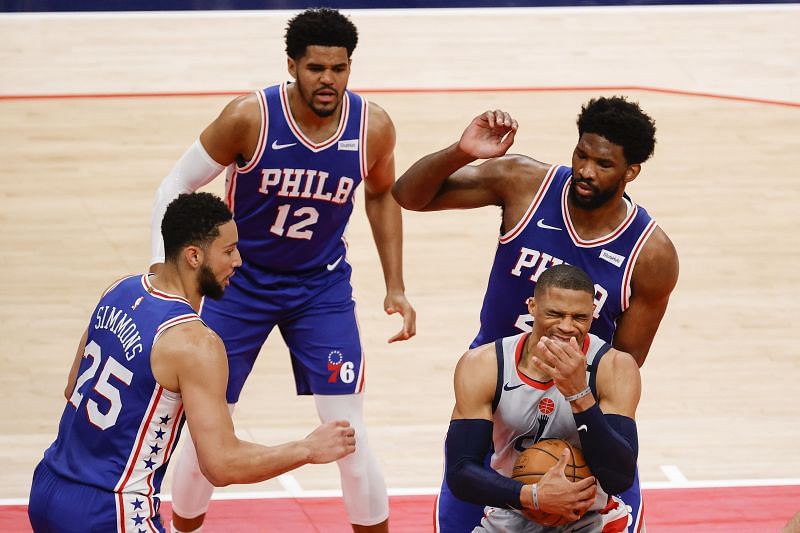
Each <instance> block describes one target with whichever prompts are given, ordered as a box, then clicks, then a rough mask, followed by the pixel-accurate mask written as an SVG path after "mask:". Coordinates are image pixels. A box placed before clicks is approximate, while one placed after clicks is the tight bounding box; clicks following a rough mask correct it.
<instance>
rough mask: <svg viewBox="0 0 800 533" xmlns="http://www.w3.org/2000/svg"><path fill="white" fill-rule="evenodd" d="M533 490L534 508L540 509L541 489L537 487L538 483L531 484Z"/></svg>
mask: <svg viewBox="0 0 800 533" xmlns="http://www.w3.org/2000/svg"><path fill="white" fill-rule="evenodd" d="M531 492H532V493H533V508H534V509H535V510H537V511H538V510H539V490H538V489H537V488H536V483H534V484H533V485H531Z"/></svg>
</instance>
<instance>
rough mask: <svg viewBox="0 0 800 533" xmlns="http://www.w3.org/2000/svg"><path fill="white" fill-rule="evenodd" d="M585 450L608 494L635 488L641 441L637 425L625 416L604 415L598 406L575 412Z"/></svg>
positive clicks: (589, 462) (584, 453)
mask: <svg viewBox="0 0 800 533" xmlns="http://www.w3.org/2000/svg"><path fill="white" fill-rule="evenodd" d="M573 417H574V418H575V425H576V426H577V427H578V436H579V437H580V439H581V448H582V451H583V455H584V457H586V462H587V463H588V464H589V468H590V469H591V470H592V475H594V476H595V477H596V478H597V481H598V482H599V483H600V486H601V487H603V490H604V491H606V492H607V493H608V494H619V493H621V492H624V491H625V490H627V489H629V488H630V487H631V485H633V479H634V476H635V475H636V457H637V455H638V454H639V440H638V435H637V432H636V422H635V421H634V420H633V419H632V418H628V417H627V416H622V415H610V414H609V415H604V414H603V411H601V410H600V406H599V405H598V404H596V403H595V404H594V405H593V406H592V407H590V408H589V409H587V410H586V411H583V412H581V413H574V414H573Z"/></svg>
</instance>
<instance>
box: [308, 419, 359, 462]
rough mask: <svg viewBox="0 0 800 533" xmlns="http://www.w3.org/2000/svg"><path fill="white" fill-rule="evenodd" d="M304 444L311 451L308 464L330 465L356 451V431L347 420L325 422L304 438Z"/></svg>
mask: <svg viewBox="0 0 800 533" xmlns="http://www.w3.org/2000/svg"><path fill="white" fill-rule="evenodd" d="M305 444H306V445H307V446H308V448H309V450H310V451H311V459H310V461H309V462H310V463H313V464H321V463H330V462H332V461H336V460H337V459H341V458H342V457H344V456H345V455H348V454H351V453H353V452H354V451H356V431H355V429H353V428H352V427H350V422H348V421H347V420H334V421H332V422H326V423H324V424H322V425H320V426H318V427H317V429H315V430H314V431H312V432H311V433H310V434H309V435H308V436H307V437H306V438H305Z"/></svg>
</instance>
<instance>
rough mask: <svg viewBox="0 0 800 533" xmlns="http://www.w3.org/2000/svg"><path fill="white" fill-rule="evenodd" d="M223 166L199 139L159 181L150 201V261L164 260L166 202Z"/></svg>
mask: <svg viewBox="0 0 800 533" xmlns="http://www.w3.org/2000/svg"><path fill="white" fill-rule="evenodd" d="M224 168H225V167H224V166H223V165H220V164H219V163H217V162H216V161H214V160H213V159H212V158H211V156H210V155H208V152H206V149H205V148H203V145H202V144H201V143H200V139H197V140H196V141H195V142H194V143H193V144H192V145H191V146H190V147H189V148H188V150H186V152H184V154H183V155H182V156H181V158H180V159H178V162H177V163H175V166H174V167H172V170H171V171H170V173H169V174H167V177H165V178H164V180H163V181H162V182H161V185H160V186H159V187H158V190H157V191H156V198H155V201H154V202H153V215H152V218H151V222H150V236H151V253H150V264H151V265H153V264H155V263H163V262H164V239H163V238H162V236H161V219H162V218H164V212H165V211H166V210H167V206H168V205H169V203H170V202H171V201H172V200H174V199H175V198H177V197H178V195H179V194H182V193H189V192H194V191H196V190H197V189H199V188H200V187H202V186H203V185H206V184H207V183H210V182H211V180H213V179H214V178H216V177H217V176H219V173H220V172H222V170H223V169H224Z"/></svg>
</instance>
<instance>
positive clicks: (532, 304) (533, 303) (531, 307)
mask: <svg viewBox="0 0 800 533" xmlns="http://www.w3.org/2000/svg"><path fill="white" fill-rule="evenodd" d="M525 303H526V304H528V313H530V314H531V316H533V312H534V311H535V310H536V300H535V299H534V297H533V296H531V297H530V298H528V299H527V300H525Z"/></svg>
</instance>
